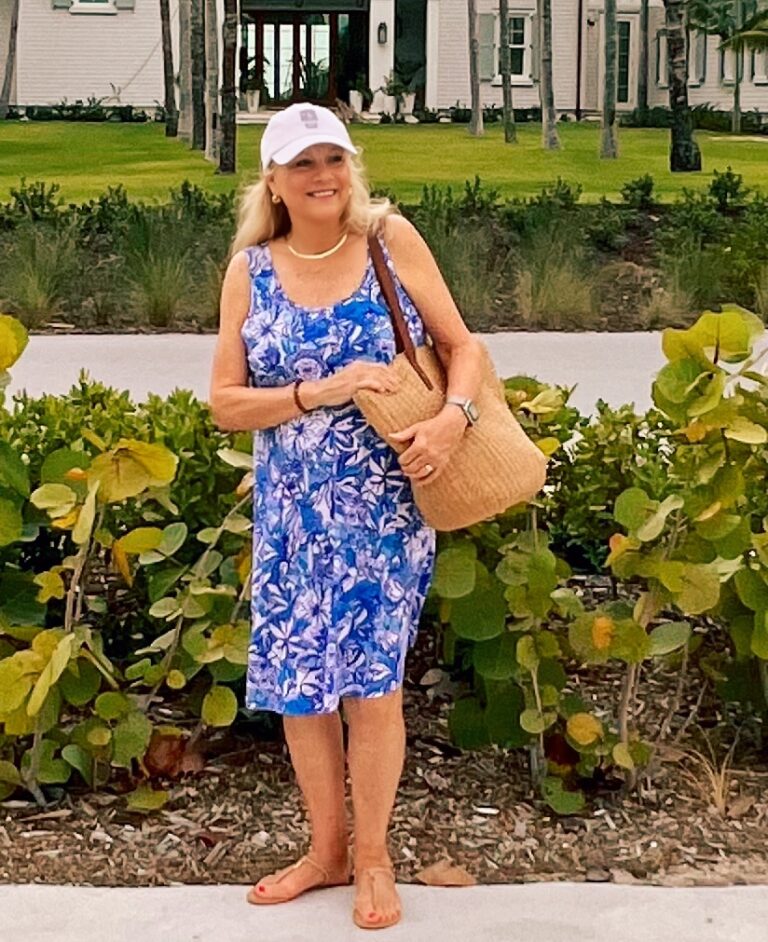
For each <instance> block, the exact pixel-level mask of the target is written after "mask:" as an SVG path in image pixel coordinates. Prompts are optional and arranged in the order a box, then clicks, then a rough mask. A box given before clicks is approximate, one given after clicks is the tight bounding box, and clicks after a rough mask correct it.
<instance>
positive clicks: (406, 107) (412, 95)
mask: <svg viewBox="0 0 768 942" xmlns="http://www.w3.org/2000/svg"><path fill="white" fill-rule="evenodd" d="M402 103H403V107H402V113H403V114H404V115H405V114H413V106H414V105H415V104H416V92H408V93H407V94H405V95H403V97H402Z"/></svg>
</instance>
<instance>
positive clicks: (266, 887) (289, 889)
mask: <svg viewBox="0 0 768 942" xmlns="http://www.w3.org/2000/svg"><path fill="white" fill-rule="evenodd" d="M350 871H351V868H350V861H349V855H347V856H346V857H345V858H343V861H340V860H325V861H320V860H319V859H318V858H317V857H316V856H315V855H314V853H313V852H312V851H310V852H309V853H308V854H305V855H304V856H303V857H301V858H300V859H299V860H297V861H296V862H295V863H293V864H291V865H290V866H289V867H285V868H283V869H282V870H278V871H277V872H276V873H271V874H269V875H268V876H266V877H262V879H261V880H259V882H258V883H256V884H255V885H254V886H253V887H252V888H251V889H250V890H249V891H248V895H247V897H246V898H247V900H248V902H249V903H256V904H259V903H287V902H288V900H292V899H295V898H296V897H297V896H300V895H301V894H302V893H305V892H306V891H307V890H312V889H316V888H319V887H323V886H342V885H346V884H348V883H349V882H350V879H351V872H350Z"/></svg>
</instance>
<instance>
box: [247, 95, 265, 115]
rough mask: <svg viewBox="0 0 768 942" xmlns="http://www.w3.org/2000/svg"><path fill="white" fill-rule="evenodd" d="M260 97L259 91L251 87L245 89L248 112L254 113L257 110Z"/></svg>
mask: <svg viewBox="0 0 768 942" xmlns="http://www.w3.org/2000/svg"><path fill="white" fill-rule="evenodd" d="M260 97H261V92H260V91H259V90H258V89H256V90H255V91H251V89H246V92H245V102H246V105H247V107H248V113H249V114H256V112H257V111H258V110H259V98H260Z"/></svg>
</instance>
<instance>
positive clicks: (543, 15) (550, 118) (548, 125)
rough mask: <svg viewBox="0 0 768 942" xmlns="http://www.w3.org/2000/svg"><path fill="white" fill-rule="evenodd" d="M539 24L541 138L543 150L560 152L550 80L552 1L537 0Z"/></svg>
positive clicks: (553, 94) (552, 89)
mask: <svg viewBox="0 0 768 942" xmlns="http://www.w3.org/2000/svg"><path fill="white" fill-rule="evenodd" d="M538 6H539V22H540V23H541V30H540V37H541V38H540V42H541V78H540V80H539V93H540V95H541V136H542V145H543V147H544V149H545V150H560V136H559V134H558V133H557V111H556V110H555V87H554V82H553V80H552V0H538Z"/></svg>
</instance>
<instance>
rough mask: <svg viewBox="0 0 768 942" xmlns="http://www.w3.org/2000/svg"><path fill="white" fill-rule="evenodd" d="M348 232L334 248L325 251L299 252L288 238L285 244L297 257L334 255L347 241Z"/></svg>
mask: <svg viewBox="0 0 768 942" xmlns="http://www.w3.org/2000/svg"><path fill="white" fill-rule="evenodd" d="M348 235H349V233H348V232H345V233H344V235H343V236H342V237H341V238H340V239H339V241H338V242H337V243H336V245H334V247H333V248H332V249H328V250H327V251H325V252H317V253H312V254H306V253H304V252H297V251H296V249H295V248H294V247H293V246H292V245H291V243H290V242H289V241H288V240H287V239H286V242H285V244H286V245H287V246H288V251H289V252H291V253H292V254H293V255H295V256H296V258H310V259H312V258H328V256H329V255H333V253H334V252H338V251H339V249H340V248H341V247H342V245H344V243H345V242H346V241H347V236H348Z"/></svg>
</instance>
